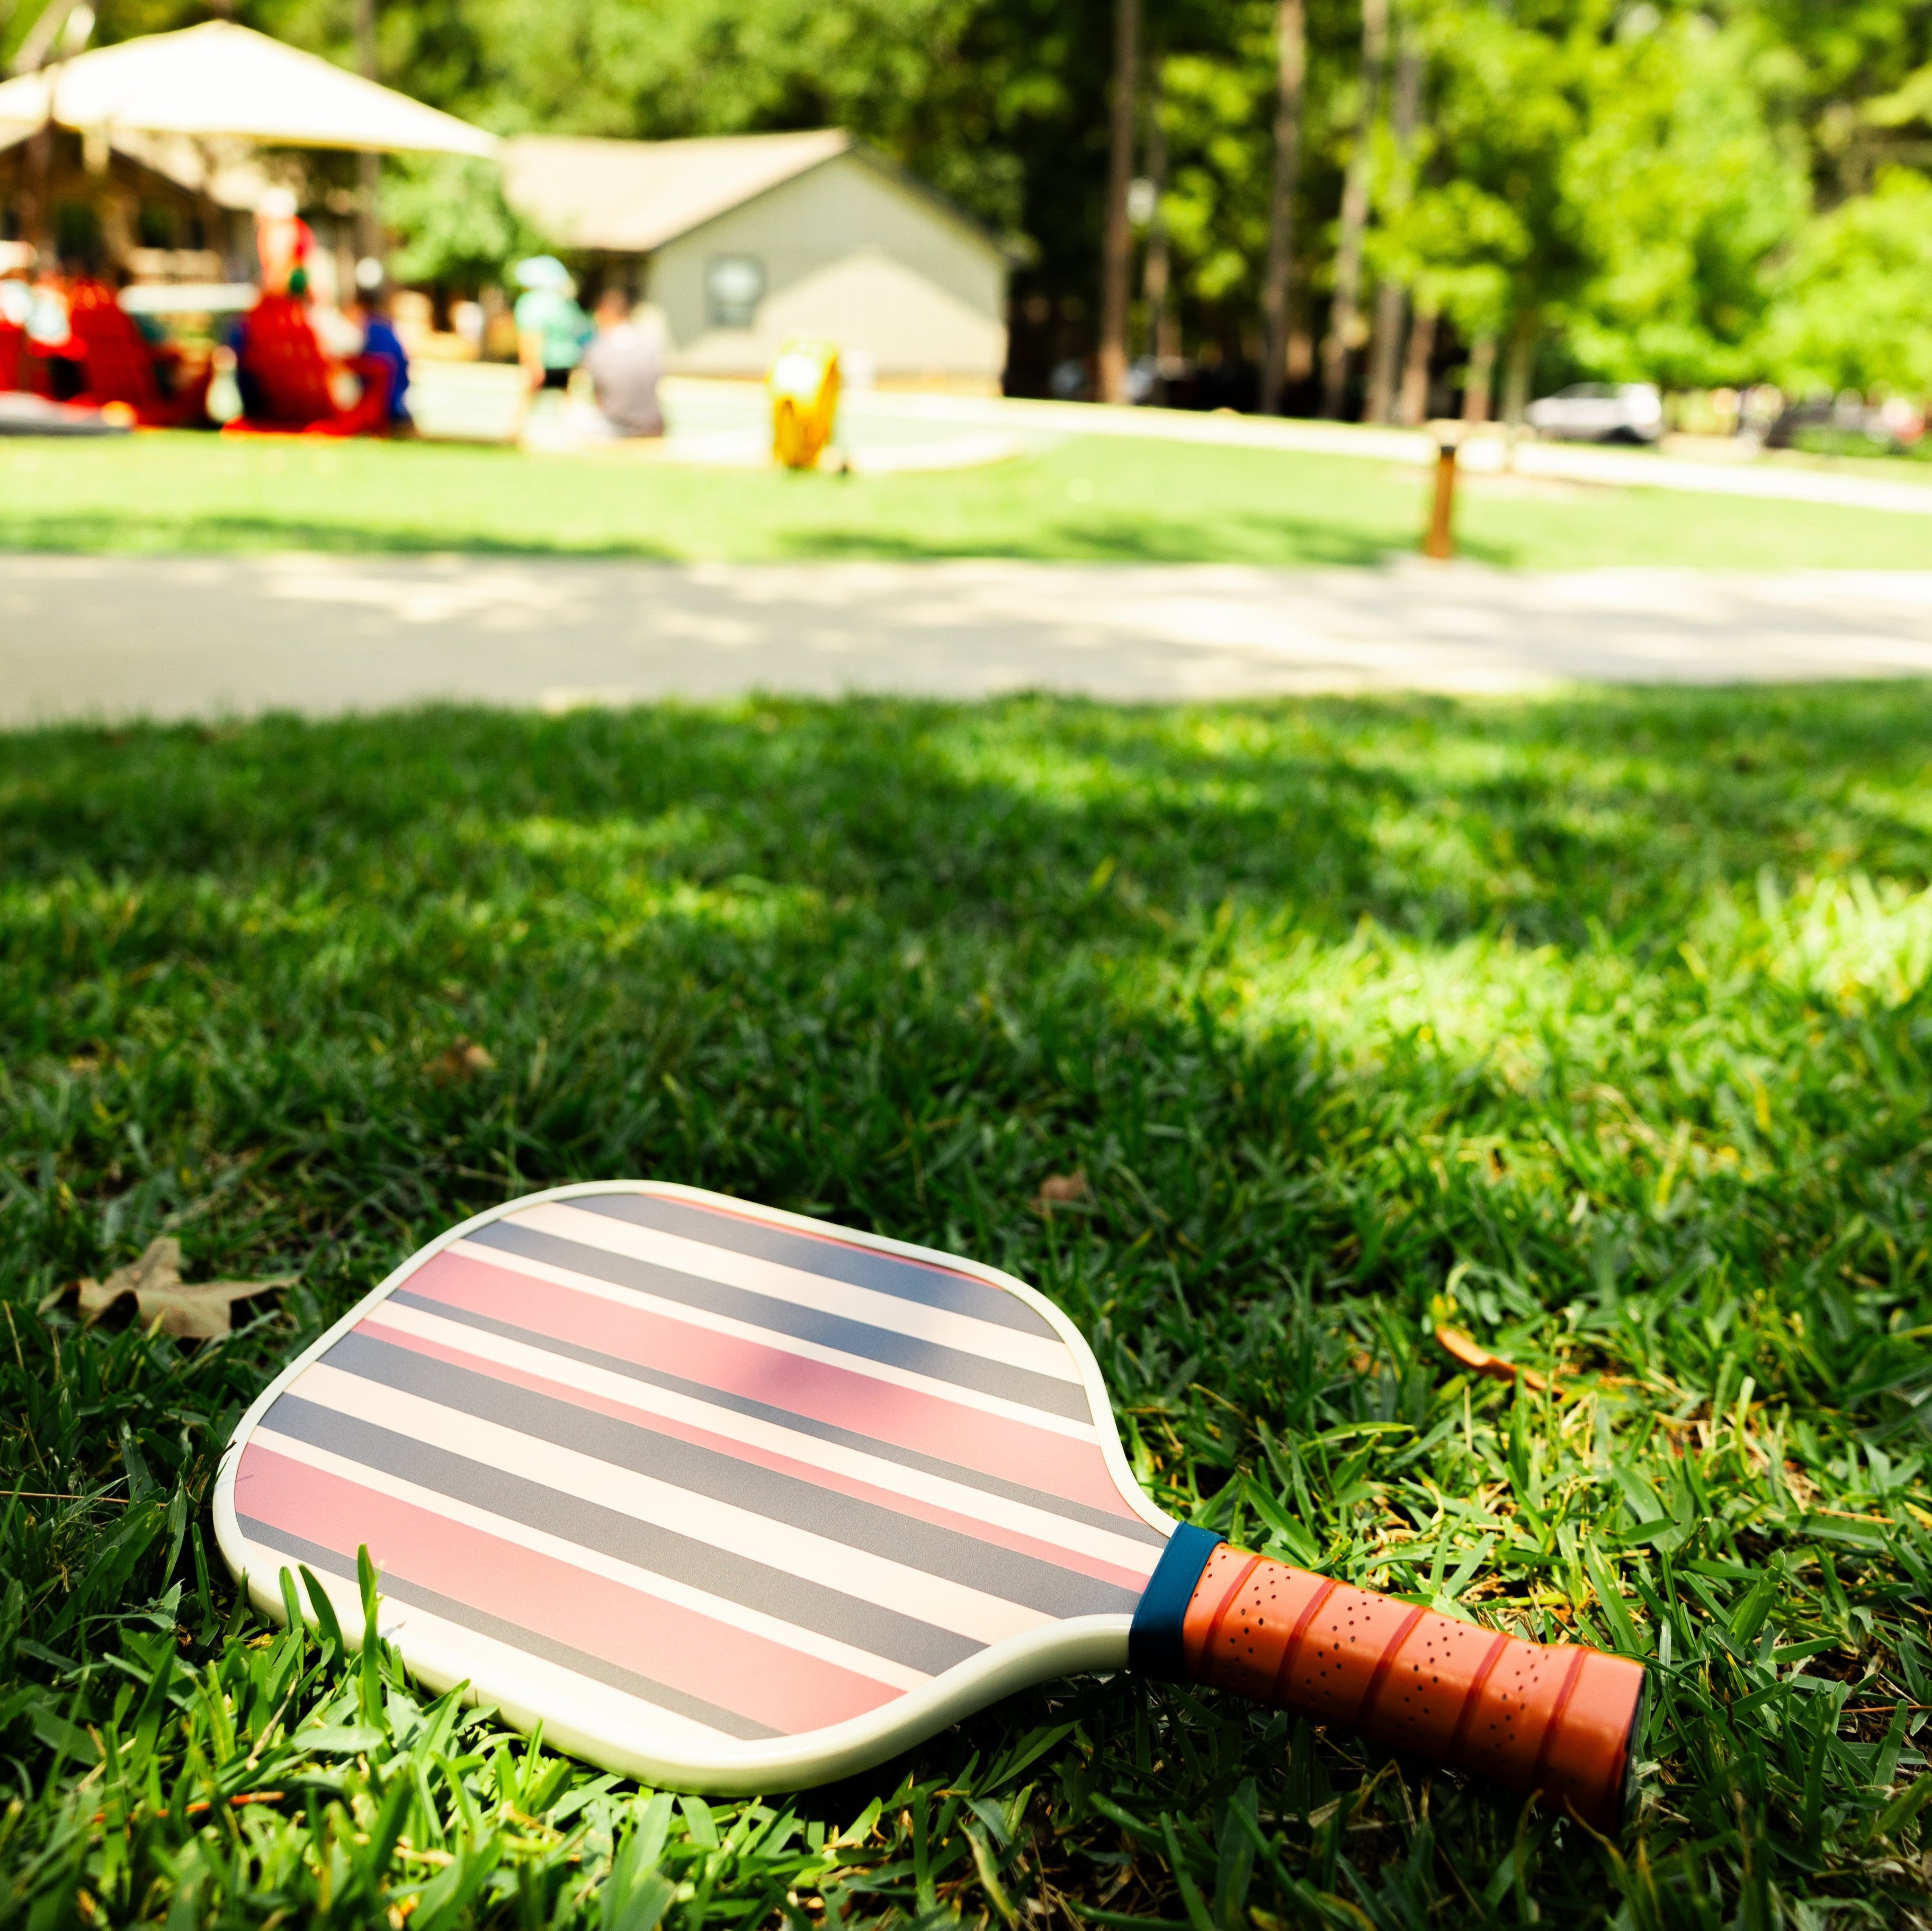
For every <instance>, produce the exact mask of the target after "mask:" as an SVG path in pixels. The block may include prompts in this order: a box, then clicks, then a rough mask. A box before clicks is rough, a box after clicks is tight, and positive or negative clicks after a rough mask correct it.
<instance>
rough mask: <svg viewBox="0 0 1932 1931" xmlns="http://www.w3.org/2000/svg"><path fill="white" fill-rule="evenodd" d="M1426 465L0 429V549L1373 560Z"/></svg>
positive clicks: (1615, 522)
mask: <svg viewBox="0 0 1932 1931" xmlns="http://www.w3.org/2000/svg"><path fill="white" fill-rule="evenodd" d="M1426 487H1427V483H1426V481H1425V479H1424V477H1423V476H1422V475H1421V474H1420V473H1419V472H1417V471H1415V470H1412V469H1403V468H1401V467H1398V466H1394V465H1391V464H1388V463H1381V462H1370V461H1366V460H1363V459H1361V458H1359V457H1335V456H1309V455H1297V454H1281V453H1277V452H1274V451H1256V450H1244V449H1216V448H1197V447H1193V446H1191V445H1187V444H1184V443H1173V442H1154V441H1141V440H1138V439H1091V440H1082V441H1076V442H1068V443H1065V444H1063V445H1061V446H1060V447H1059V448H1056V449H1054V450H1052V451H1049V452H1048V453H1046V454H1042V455H1039V456H1034V457H1025V458H1022V459H1019V460H1014V461H1012V462H1008V463H999V464H995V465H992V466H989V467H986V468H983V469H968V470H960V471H954V472H947V473H941V474H933V475H905V476H896V477H875V478H869V479H868V478H863V477H859V478H841V477H837V476H819V475H811V476H791V475H781V474H778V473H775V472H760V471H751V470H730V469H691V468H685V467H670V466H662V465H659V464H656V463H652V462H649V461H648V460H622V459H613V458H610V457H601V458H599V457H568V456H548V457H532V456H529V455H526V454H523V453H521V452H520V451H515V450H505V449H487V448H460V447H456V446H452V445H428V444H413V445H412V444H401V445H392V444H381V443H368V442H359V443H349V444H343V443H331V444H326V445H322V446H320V447H318V446H317V445H314V444H305V443H300V442H274V443H260V442H257V443H237V442H233V441H229V442H223V441H221V440H220V439H218V438H216V437H214V436H187V435H175V436H139V437H136V438H130V439H128V440H127V441H124V442H68V443H56V442H35V443H31V444H30V443H28V442H26V441H25V440H23V439H13V440H10V441H7V442H0V545H4V546H5V547H10V548H13V549H23V550H34V549H43V550H49V549H50V550H166V551H175V550H190V551H193V550H202V551H207V550H289V549H308V550H475V551H496V552H504V551H538V552H554V553H570V554H576V555H608V556H646V557H663V558H667V559H746V560H751V561H757V560H763V559H797V558H804V557H862V558H883V559H919V558H922V557H938V556H1006V557H1036V558H1043V559H1081V560H1088V561H1095V562H1110V561H1118V562H1235V563H1266V564H1328V563H1373V562H1378V561H1379V560H1380V559H1382V557H1383V556H1386V555H1387V554H1388V553H1389V552H1391V550H1405V551H1406V550H1414V549H1415V547H1416V545H1417V544H1418V541H1419V540H1420V537H1421V529H1422V523H1423V517H1424V490H1425V489H1426ZM1461 535H1462V545H1463V553H1464V554H1465V555H1466V556H1471V557H1473V558H1475V559H1478V560H1479V561H1481V562H1490V563H1495V564H1501V565H1509V566H1511V567H1520V568H1535V569H1578V568H1589V567H1591V566H1593V565H1604V564H1613V565H1614V564H1637V563H1641V564H1644V565H1673V564H1678V565H1700V566H1708V567H1712V568H1727V569H1738V570H1751V571H1762V570H1775V569H1796V568H1818V569H1825V568H1861V569H1907V568H1909V569H1923V568H1927V567H1932V517H1924V516H1917V515H1907V514H1887V513H1884V512H1880V511H1869V510H1854V509H1842V508H1830V507H1819V506H1817V505H1811V504H1805V503H1791V502H1751V501H1748V500H1745V499H1739V498H1733V497H1723V496H1686V495H1682V494H1679V493H1674V492H1672V491H1668V490H1648V489H1646V490H1623V489H1609V488H1596V487H1589V486H1586V485H1583V484H1568V483H1553V482H1547V481H1532V480H1530V479H1527V478H1508V477H1503V478H1482V477H1477V478H1469V479H1468V480H1467V481H1466V484H1465V486H1464V500H1463V514H1462V523H1461Z"/></svg>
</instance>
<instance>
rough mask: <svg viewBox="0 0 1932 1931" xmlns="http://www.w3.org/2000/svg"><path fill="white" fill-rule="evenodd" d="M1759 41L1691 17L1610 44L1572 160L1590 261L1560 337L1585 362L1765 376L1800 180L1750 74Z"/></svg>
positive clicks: (1801, 213) (1740, 377) (1654, 376)
mask: <svg viewBox="0 0 1932 1931" xmlns="http://www.w3.org/2000/svg"><path fill="white" fill-rule="evenodd" d="M1761 51H1762V43H1761V41H1760V37H1759V36H1758V35H1757V33H1756V32H1755V31H1751V30H1750V29H1748V28H1744V27H1742V26H1741V27H1739V28H1733V29H1732V30H1730V31H1727V32H1725V33H1723V34H1713V33H1712V32H1711V31H1709V23H1708V22H1704V21H1703V20H1702V19H1701V18H1700V16H1692V17H1691V18H1690V19H1684V20H1680V21H1678V22H1673V23H1672V24H1671V25H1670V26H1669V27H1668V28H1664V27H1661V26H1660V27H1659V28H1656V29H1654V30H1652V31H1650V32H1649V33H1647V34H1642V35H1637V36H1633V37H1631V38H1630V39H1629V40H1628V42H1627V43H1625V44H1623V45H1622V46H1619V49H1617V50H1616V52H1613V53H1612V54H1610V55H1607V57H1606V58H1605V60H1604V73H1603V75H1602V77H1601V80H1600V82H1599V85H1598V88H1597V91H1596V95H1595V103H1594V108H1593V112H1592V115H1591V119H1590V124H1589V128H1588V130H1587V131H1586V133H1585V134H1584V135H1583V138H1582V139H1580V140H1579V141H1578V142H1577V145H1576V147H1575V148H1574V150H1573V151H1572V153H1571V156H1570V158H1569V161H1568V176H1569V182H1568V185H1569V192H1570V193H1571V196H1572V198H1573V199H1574V200H1575V201H1576V202H1577V205H1579V206H1580V207H1581V208H1583V209H1584V210H1585V211H1586V217H1587V219H1588V220H1589V226H1590V231H1591V235H1592V243H1591V247H1592V257H1593V259H1594V261H1595V265H1596V266H1595V274H1594V276H1593V278H1592V282H1591V284H1590V286H1589V288H1588V289H1587V290H1586V292H1585V293H1584V295H1583V298H1582V300H1581V301H1580V303H1579V304H1578V305H1577V310H1576V311H1575V313H1574V316H1573V319H1572V321H1571V328H1570V331H1569V348H1570V350H1571V353H1572V355H1574V357H1575V358H1576V359H1577V361H1578V363H1579V364H1580V365H1581V366H1582V367H1583V368H1585V369H1586V370H1588V371H1589V372H1590V373H1592V374H1596V375H1600V376H1607V377H1608V378H1610V379H1612V380H1613V381H1622V382H1635V381H1652V382H1660V383H1664V384H1666V385H1670V386H1672V387H1676V388H1700V387H1706V386H1709V385H1714V384H1717V383H1722V382H1733V383H1735V382H1748V381H1751V380H1754V379H1756V378H1757V376H1760V374H1762V373H1763V358H1762V356H1761V355H1760V349H1759V344H1758V341H1757V337H1758V335H1759V333H1760V329H1761V328H1762V327H1763V322H1764V319H1765V315H1766V309H1767V307H1769V305H1770V304H1771V302H1772V298H1773V295H1774V293H1775V289H1774V286H1773V283H1772V271H1771V265H1772V262H1773V260H1774V259H1775V257H1776V256H1777V255H1778V253H1779V252H1780V251H1781V250H1783V249H1784V248H1785V247H1787V245H1788V244H1790V241H1792V239H1793V237H1794V236H1795V235H1796V234H1797V232H1798V231H1799V228H1800V226H1802V223H1803V222H1804V220H1805V217H1806V214H1807V212H1808V204H1809V184H1808V181H1807V180H1806V178H1805V166H1804V163H1803V160H1802V157H1801V155H1800V154H1799V152H1798V151H1796V149H1795V148H1794V147H1793V145H1792V144H1791V143H1790V142H1780V140H1779V139H1778V137H1777V136H1776V134H1775V132H1774V130H1773V129H1772V126H1771V124H1770V121H1769V118H1768V115H1767V112H1766V106H1765V103H1764V101H1763V98H1762V97H1761V95H1760V93H1759V91H1758V90H1757V88H1756V87H1755V86H1754V85H1753V83H1752V79H1751V63H1752V61H1753V60H1754V58H1756V57H1757V55H1759V54H1760V52H1761Z"/></svg>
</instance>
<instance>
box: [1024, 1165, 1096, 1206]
mask: <svg viewBox="0 0 1932 1931" xmlns="http://www.w3.org/2000/svg"><path fill="white" fill-rule="evenodd" d="M1089 1197H1090V1196H1089V1195H1088V1187H1087V1169H1086V1168H1085V1167H1076V1168H1075V1169H1074V1170H1073V1172H1072V1173H1070V1174H1048V1175H1047V1177H1046V1179H1045V1180H1042V1181H1041V1182H1040V1192H1038V1193H1037V1194H1036V1195H1034V1202H1033V1204H1034V1207H1035V1208H1036V1209H1037V1210H1038V1211H1039V1212H1040V1213H1052V1211H1053V1210H1054V1209H1055V1207H1071V1206H1073V1205H1075V1204H1077V1203H1078V1202H1079V1201H1084V1200H1085V1199H1088V1198H1089Z"/></svg>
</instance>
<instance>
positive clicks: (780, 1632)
mask: <svg viewBox="0 0 1932 1931" xmlns="http://www.w3.org/2000/svg"><path fill="white" fill-rule="evenodd" d="M248 1439H249V1441H251V1443H253V1444H258V1445H259V1446H260V1447H263V1448H272V1449H273V1450H275V1453H277V1454H278V1455H285V1456H287V1457H288V1459H290V1461H291V1462H306V1463H307V1464H308V1466H309V1467H310V1468H320V1469H321V1470H323V1471H324V1472H325V1473H326V1474H331V1475H339V1476H341V1477H342V1478H343V1480H345V1481H348V1482H354V1483H358V1484H359V1485H360V1486H362V1487H363V1488H365V1489H374V1490H376V1492H377V1493H378V1494H379V1495H393V1496H394V1497H395V1498H396V1499H397V1500H398V1501H402V1502H407V1503H409V1504H411V1505H412V1506H413V1507H416V1508H419V1509H423V1510H428V1512H429V1513H431V1514H432V1515H438V1516H445V1517H446V1518H447V1519H449V1521H451V1522H460V1523H462V1524H463V1525H464V1527H465V1528H472V1529H477V1530H480V1531H481V1532H482V1533H483V1534H485V1535H493V1536H495V1537H497V1538H498V1539H499V1540H502V1541H504V1542H511V1543H516V1544H517V1546H519V1547H520V1548H523V1549H529V1550H531V1551H532V1552H534V1553H535V1554H537V1555H545V1556H548V1557H549V1558H551V1560H552V1561H556V1562H562V1563H568V1564H569V1565H570V1567H571V1568H573V1569H583V1570H589V1573H591V1574H592V1575H593V1576H606V1577H607V1578H608V1579H610V1581H611V1582H621V1583H622V1585H624V1586H625V1588H627V1589H634V1590H636V1591H637V1592H638V1593H639V1594H640V1595H645V1596H655V1597H659V1598H661V1600H663V1601H664V1602H667V1603H676V1605H677V1606H678V1607H679V1609H690V1610H692V1611H694V1612H696V1613H697V1615H701V1616H705V1617H708V1618H709V1619H710V1620H711V1621H712V1622H715V1623H726V1624H730V1626H731V1627H733V1629H739V1630H744V1631H745V1632H746V1633H747V1634H748V1635H751V1636H763V1638H764V1639H766V1641H767V1642H774V1643H781V1644H782V1645H784V1647H785V1648H787V1649H791V1650H797V1651H801V1652H802V1654H805V1655H806V1656H811V1657H817V1659H818V1660H820V1662H821V1663H836V1664H837V1665H838V1667H839V1668H840V1669H849V1670H850V1671H851V1672H853V1674H854V1675H859V1676H865V1677H869V1678H871V1680H872V1681H874V1683H883V1684H889V1685H890V1686H891V1687H892V1688H893V1689H895V1690H916V1689H917V1688H918V1687H919V1685H920V1684H922V1683H929V1682H930V1681H932V1678H930V1677H929V1676H928V1675H926V1672H924V1671H923V1670H919V1669H909V1668H908V1667H907V1666H906V1665H905V1664H904V1663H894V1662H892V1661H891V1660H889V1658H887V1657H880V1656H873V1655H871V1654H868V1652H867V1651H864V1650H862V1649H855V1648H853V1646H852V1645H850V1643H841V1642H839V1641H838V1639H837V1638H836V1637H835V1636H820V1635H819V1634H818V1633H817V1631H816V1630H802V1629H799V1628H798V1627H796V1625H795V1624H791V1623H786V1622H781V1621H779V1620H778V1618H777V1617H775V1616H768V1615H766V1614H765V1613H764V1612H763V1610H762V1609H748V1608H747V1607H746V1606H745V1605H744V1604H743V1603H733V1602H732V1601H730V1600H729V1599H728V1598H727V1597H723V1596H714V1595H712V1594H711V1593H710V1592H709V1591H708V1590H704V1589H694V1588H691V1585H689V1584H688V1583H685V1582H678V1581H677V1580H676V1579H675V1578H673V1577H672V1576H659V1575H658V1574H657V1573H655V1570H649V1569H639V1568H637V1567H634V1566H633V1565H632V1564H630V1563H628V1562H619V1561H618V1560H617V1558H616V1557H615V1556H613V1555H604V1553H603V1552H602V1551H601V1550H600V1549H585V1548H583V1547H582V1546H580V1545H579V1544H578V1543H574V1542H565V1540H563V1538H562V1537H561V1536H553V1535H547V1534H545V1533H544V1531H542V1530H541V1529H535V1528H529V1526H528V1525H526V1524H525V1523H523V1522H512V1521H511V1519H509V1517H508V1516H493V1515H492V1514H490V1512H489V1511H488V1510H487V1509H478V1508H474V1507H472V1506H471V1505H470V1504H469V1503H467V1502H463V1501H458V1499H457V1498H455V1496H454V1495H443V1494H440V1493H439V1492H437V1490H436V1489H425V1488H423V1487H422V1486H419V1484H418V1483H414V1482H406V1481H404V1480H403V1478H402V1477H401V1476H399V1475H389V1474H385V1473H384V1472H383V1471H382V1470H381V1469H380V1468H368V1467H367V1466H366V1465H364V1464H363V1463H362V1462H352V1461H350V1459H349V1458H348V1457H347V1456H343V1455H338V1454H336V1453H334V1452H333V1451H332V1450H329V1449H326V1448H318V1447H316V1446H315V1444H314V1443H313V1442H308V1441H296V1439H295V1438H294V1437H293V1436H292V1435H281V1434H278V1433H277V1432H276V1431H275V1429H268V1428H257V1429H256V1430H255V1432H254V1434H253V1435H251V1436H250V1437H249V1438H248ZM357 1613H358V1614H360V1613H361V1612H360V1611H358V1612H357Z"/></svg>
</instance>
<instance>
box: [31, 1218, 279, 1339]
mask: <svg viewBox="0 0 1932 1931" xmlns="http://www.w3.org/2000/svg"><path fill="white" fill-rule="evenodd" d="M293 1279H295V1276H294V1275H293V1274H278V1275H276V1276H275V1277H274V1279H272V1280H266V1281H196V1282H193V1284H192V1285H190V1283H188V1282H185V1281H184V1280H183V1279H181V1243H180V1242H179V1241H178V1240H175V1239H174V1238H173V1237H172V1235H168V1234H163V1236H162V1237H161V1238H160V1240H151V1241H149V1242H148V1246H147V1249H146V1251H145V1252H144V1253H143V1254H142V1256H141V1258H139V1260H138V1261H130V1262H129V1263H128V1264H127V1266H126V1267H116V1268H115V1270H114V1271H113V1273H111V1274H110V1275H109V1276H108V1277H107V1279H106V1280H104V1281H95V1280H83V1281H80V1282H77V1283H75V1285H77V1286H78V1287H79V1288H80V1312H81V1316H82V1318H83V1320H84V1321H86V1323H87V1324H88V1325H89V1326H90V1327H92V1325H93V1324H94V1323H95V1321H98V1320H99V1319H100V1318H101V1316H102V1315H104V1314H105V1313H106V1312H107V1310H108V1309H110V1308H111V1307H112V1306H113V1305H114V1303H115V1302H116V1301H118V1300H120V1299H121V1297H122V1296H123V1295H124V1294H132V1295H133V1297H134V1305H135V1306H136V1308H137V1309H139V1313H140V1321H141V1325H142V1327H149V1326H151V1325H152V1324H153V1323H154V1321H157V1320H158V1321H160V1324H161V1330H162V1332H163V1333H166V1334H172V1335H173V1336H176V1337H177V1338H178V1339H180V1340H183V1341H211V1340H212V1339H214V1337H215V1336H217V1335H219V1334H226V1333H230V1332H231V1331H232V1330H233V1321H232V1318H231V1317H232V1315H233V1303H235V1302H236V1301H242V1300H248V1297H250V1296H251V1294H268V1293H270V1292H272V1291H273V1290H275V1288H284V1287H286V1286H287V1285H288V1284H289V1282H291V1281H292V1280H293ZM66 1291H67V1290H66V1289H65V1288H62V1289H61V1290H59V1293H61V1294H65V1292H66ZM49 1298H58V1296H55V1297H49ZM43 1305H44V1303H43Z"/></svg>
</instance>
